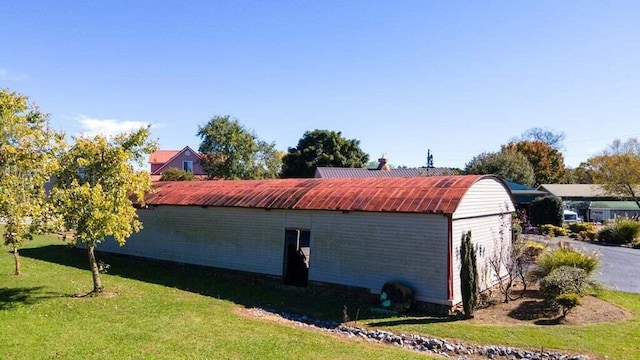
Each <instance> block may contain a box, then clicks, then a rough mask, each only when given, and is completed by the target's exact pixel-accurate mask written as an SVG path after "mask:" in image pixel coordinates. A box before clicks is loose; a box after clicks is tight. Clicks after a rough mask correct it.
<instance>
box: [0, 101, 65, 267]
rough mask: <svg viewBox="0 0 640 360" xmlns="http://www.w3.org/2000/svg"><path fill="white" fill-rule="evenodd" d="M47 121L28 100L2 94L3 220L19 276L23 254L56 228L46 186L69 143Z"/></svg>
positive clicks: (0, 160)
mask: <svg viewBox="0 0 640 360" xmlns="http://www.w3.org/2000/svg"><path fill="white" fill-rule="evenodd" d="M48 118H49V116H48V115H47V114H44V113H42V112H41V111H40V109H39V108H38V107H37V106H36V105H34V104H29V100H28V98H27V97H26V96H24V95H21V94H18V93H15V92H10V91H9V90H7V89H0V218H1V219H3V220H4V222H5V224H6V229H5V231H4V234H3V239H4V244H5V245H8V246H10V247H11V248H12V250H13V254H14V261H15V274H16V275H20V273H21V269H20V256H19V253H18V249H19V248H20V247H21V246H22V245H23V243H24V242H25V241H26V240H30V239H31V238H32V234H33V233H39V232H43V231H46V229H47V228H48V227H49V226H50V223H51V222H50V221H49V220H50V217H51V215H52V211H51V206H50V203H48V201H47V197H46V193H45V184H46V183H47V182H48V181H49V180H50V178H51V175H52V174H53V172H54V171H55V170H56V168H57V166H58V161H57V158H56V155H57V153H58V152H59V151H60V150H61V149H62V147H63V145H64V142H63V134H61V133H57V132H55V131H52V130H51V129H50V128H49V126H48Z"/></svg>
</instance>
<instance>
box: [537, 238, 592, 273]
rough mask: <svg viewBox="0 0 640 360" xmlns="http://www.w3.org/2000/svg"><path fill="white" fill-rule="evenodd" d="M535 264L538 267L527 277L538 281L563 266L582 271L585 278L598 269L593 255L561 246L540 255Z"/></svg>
mask: <svg viewBox="0 0 640 360" xmlns="http://www.w3.org/2000/svg"><path fill="white" fill-rule="evenodd" d="M536 264H537V265H538V266H537V267H536V268H535V269H534V270H532V271H530V272H529V275H530V277H532V278H533V279H534V280H540V279H543V278H544V277H546V276H547V275H549V274H550V273H551V272H552V271H553V270H555V269H557V268H559V267H563V266H565V267H567V266H568V267H575V268H579V269H582V270H584V271H585V274H586V275H587V276H590V275H591V274H592V273H593V272H594V271H595V269H596V268H597V267H598V264H599V260H598V258H597V257H596V256H595V254H591V255H589V254H585V253H583V252H581V251H578V250H575V249H572V248H571V247H569V246H567V245H563V246H562V247H560V248H557V249H554V250H552V251H548V252H546V253H543V254H541V255H540V256H539V257H538V261H537V262H536Z"/></svg>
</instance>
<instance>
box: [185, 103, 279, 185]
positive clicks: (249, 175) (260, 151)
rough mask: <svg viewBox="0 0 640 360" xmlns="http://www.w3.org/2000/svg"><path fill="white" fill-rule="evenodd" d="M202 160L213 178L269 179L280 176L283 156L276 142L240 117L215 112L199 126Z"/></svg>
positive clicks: (204, 167) (203, 165)
mask: <svg viewBox="0 0 640 360" xmlns="http://www.w3.org/2000/svg"><path fill="white" fill-rule="evenodd" d="M197 136H199V137H200V139H201V140H202V142H201V143H200V148H199V151H200V153H201V154H202V155H203V158H202V160H201V161H200V162H201V164H202V167H203V169H204V171H206V172H207V174H208V175H209V178H210V179H268V178H276V177H278V171H279V170H280V168H281V166H282V156H281V154H280V153H279V152H278V151H277V150H276V149H275V143H268V142H265V141H262V140H260V139H258V137H257V136H256V135H255V134H254V133H253V132H252V131H250V130H247V129H246V128H245V127H244V126H242V125H241V124H240V123H239V122H238V120H235V119H231V118H230V117H229V116H228V115H226V116H214V117H213V118H211V120H209V122H208V123H207V124H206V125H204V126H200V127H198V133H197Z"/></svg>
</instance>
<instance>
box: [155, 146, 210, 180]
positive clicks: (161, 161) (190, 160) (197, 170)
mask: <svg viewBox="0 0 640 360" xmlns="http://www.w3.org/2000/svg"><path fill="white" fill-rule="evenodd" d="M149 164H151V178H152V179H153V180H154V181H157V180H159V179H160V177H161V176H162V173H163V172H165V171H166V170H167V169H171V168H177V169H182V170H185V171H189V172H191V173H193V174H194V175H201V176H202V175H207V173H206V172H204V170H203V169H202V166H201V165H200V154H199V153H198V152H197V151H193V149H191V148H190V147H188V146H185V147H184V149H182V150H158V151H155V152H153V153H151V155H149Z"/></svg>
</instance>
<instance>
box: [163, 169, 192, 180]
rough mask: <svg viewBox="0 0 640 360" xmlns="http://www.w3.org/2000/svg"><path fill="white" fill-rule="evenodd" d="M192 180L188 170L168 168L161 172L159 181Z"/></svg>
mask: <svg viewBox="0 0 640 360" xmlns="http://www.w3.org/2000/svg"><path fill="white" fill-rule="evenodd" d="M191 180H193V173H192V172H190V171H186V170H182V169H178V168H170V169H167V170H166V171H165V172H163V173H162V176H161V177H160V181H191Z"/></svg>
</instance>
